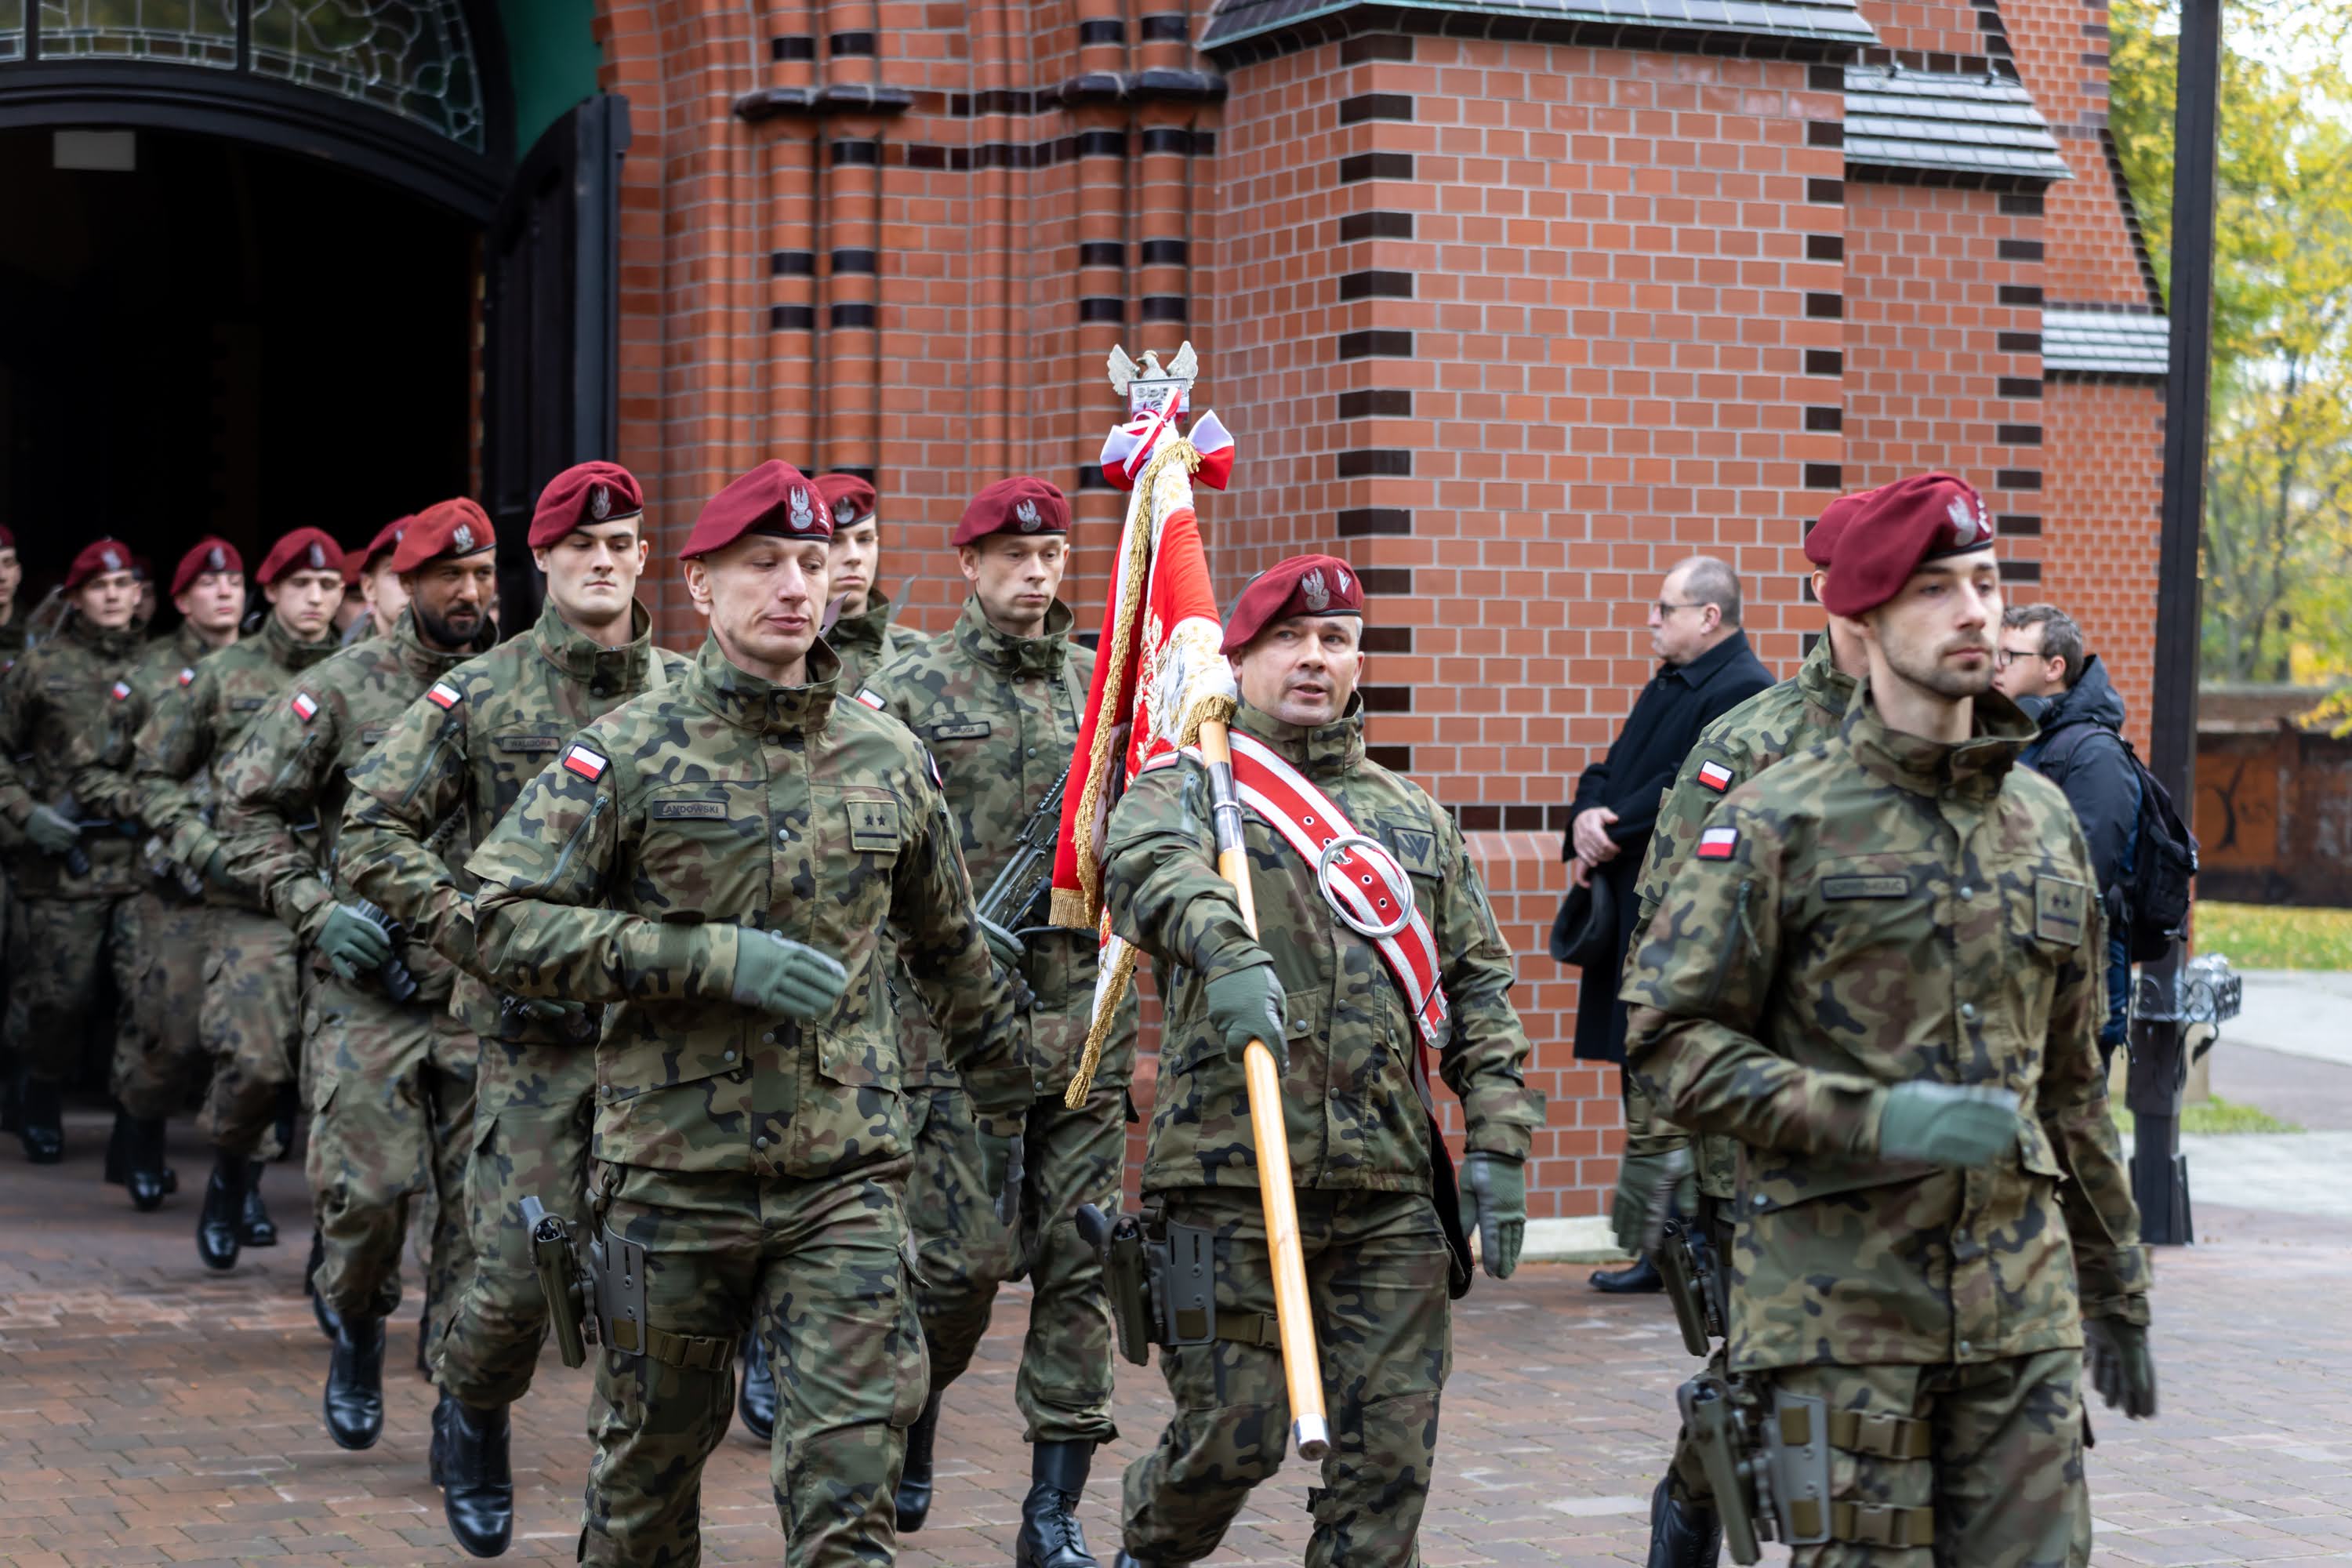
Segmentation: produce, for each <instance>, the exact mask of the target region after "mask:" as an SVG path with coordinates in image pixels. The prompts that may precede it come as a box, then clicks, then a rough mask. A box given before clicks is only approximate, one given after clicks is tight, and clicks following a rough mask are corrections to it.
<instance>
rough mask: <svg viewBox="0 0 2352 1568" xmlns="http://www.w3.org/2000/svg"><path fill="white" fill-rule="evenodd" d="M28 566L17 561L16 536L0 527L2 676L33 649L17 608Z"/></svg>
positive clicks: (2, 526)
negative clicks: (25, 652) (17, 591)
mask: <svg viewBox="0 0 2352 1568" xmlns="http://www.w3.org/2000/svg"><path fill="white" fill-rule="evenodd" d="M24 582H25V566H24V563H22V562H20V561H18V560H17V559H16V535H15V534H13V533H11V532H9V531H8V530H7V528H6V527H5V525H0V675H5V674H6V673H7V672H8V667H9V666H10V665H12V664H14V663H16V658H17V656H18V655H19V654H22V653H23V652H24V651H25V650H26V648H28V647H32V639H31V637H28V636H27V635H26V629H25V624H26V616H24V614H23V613H22V612H20V611H19V610H18V609H17V607H16V590H17V589H18V588H19V587H21V586H23V585H24Z"/></svg>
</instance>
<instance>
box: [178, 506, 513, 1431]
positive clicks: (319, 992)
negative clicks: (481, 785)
mask: <svg viewBox="0 0 2352 1568" xmlns="http://www.w3.org/2000/svg"><path fill="white" fill-rule="evenodd" d="M493 543H494V540H493V538H492V535H491V531H490V521H489V519H488V517H487V516H485V515H484V514H483V511H482V509H481V508H480V507H478V506H477V505H475V504H474V503H473V502H472V501H470V500H464V499H462V498H460V499H458V500H446V501H442V502H440V503H439V504H438V505H436V506H433V507H430V508H428V509H426V510H425V511H424V512H422V513H420V514H419V515H418V516H417V517H416V519H415V521H412V522H411V523H409V524H408V526H407V528H406V530H405V531H404V532H403V533H402V535H401V539H400V543H399V546H398V548H396V549H395V550H394V552H393V553H392V557H391V569H392V571H393V572H394V574H397V575H398V576H399V577H400V578H401V586H402V588H403V589H404V591H405V592H406V594H407V595H408V599H409V603H408V608H407V609H406V610H405V611H404V612H403V613H402V615H401V616H400V619H399V620H398V621H397V622H396V623H394V626H393V630H392V635H391V636H389V637H372V638H369V639H368V640H367V641H365V642H362V643H359V644H356V645H354V646H352V647H347V648H344V649H343V650H341V652H339V653H337V654H335V655H334V656H333V657H331V658H327V659H324V660H322V661H321V662H320V663H319V664H318V665H316V666H314V667H312V668H310V669H308V670H305V671H304V672H303V673H302V674H301V675H300V676H299V678H298V679H296V680H295V681H294V683H293V684H292V685H291V686H290V687H289V688H288V689H287V690H286V691H285V692H284V693H283V694H282V696H281V698H280V700H277V701H276V702H274V703H273V704H272V705H271V706H270V707H269V708H268V709H267V710H265V711H264V712H263V713H262V714H261V715H260V717H258V718H257V719H256V720H255V721H253V724H252V726H251V727H250V728H249V729H247V731H246V733H245V738H244V740H243V741H241V742H238V744H237V748H236V751H235V752H232V753H231V754H230V756H229V757H228V759H227V761H226V762H225V763H222V764H221V767H220V773H219V780H220V792H221V800H220V835H221V837H222V839H223V840H224V841H225V842H226V844H227V846H228V855H229V861H230V871H231V873H232V874H233V875H235V876H236V877H237V878H238V879H241V880H244V881H246V882H248V883H250V884H251V885H253V886H254V887H256V888H257V889H260V892H261V896H262V898H263V899H264V900H265V901H267V903H268V906H269V909H270V911H271V912H272V913H273V914H275V915H277V917H278V919H279V920H280V921H284V922H285V923H286V925H287V927H288V929H289V930H290V931H293V932H294V933H295V934H296V935H297V936H299V938H300V939H301V940H302V942H303V943H304V944H305V945H306V946H307V947H308V948H309V950H310V954H311V972H312V977H313V984H312V986H311V989H310V994H309V996H308V997H307V998H306V1002H305V1006H304V1020H303V1021H304V1045H305V1049H306V1050H308V1051H309V1052H310V1053H311V1055H312V1056H313V1057H314V1058H315V1060H314V1062H313V1064H312V1076H313V1082H312V1086H311V1102H310V1111H311V1117H312V1122H311V1130H310V1157H309V1169H308V1171H307V1174H308V1175H309V1177H310V1191H311V1194H313V1196H314V1198H315V1200H316V1203H317V1206H318V1211H319V1224H320V1232H321V1234H322V1236H323V1238H324V1243H325V1256H324V1257H323V1258H322V1259H321V1260H320V1266H319V1270H318V1274H317V1277H316V1279H315V1280H314V1286H315V1289H317V1291H318V1294H319V1299H320V1302H321V1303H322V1304H323V1305H324V1306H325V1307H327V1308H328V1309H330V1310H331V1311H332V1312H333V1313H334V1314H335V1315H336V1317H337V1318H338V1319H339V1321H338V1323H337V1326H336V1331H335V1337H334V1348H333V1352H332V1354H331V1361H330V1363H329V1367H328V1373H327V1389H326V1398H325V1410H326V1423H327V1433H328V1436H331V1437H332V1438H333V1439H334V1440H335V1442H336V1444H337V1445H338V1446H340V1447H345V1448H365V1447H372V1446H373V1444H374V1442H375V1440H376V1438H377V1436H379V1435H380V1434H381V1433H382V1432H383V1339H384V1331H383V1324H384V1320H385V1319H386V1318H388V1317H390V1316H391V1315H392V1312H393V1310H394V1308H395V1307H397V1306H398V1305H399V1302H400V1247H401V1241H402V1238H403V1237H404V1236H405V1235H406V1233H407V1230H408V1205H409V1200H410V1199H411V1198H412V1197H414V1196H415V1195H416V1194H418V1193H420V1192H422V1191H424V1190H425V1187H426V1185H427V1184H430V1185H431V1188H432V1191H433V1192H434V1194H435V1195H436V1200H437V1201H436V1205H435V1209H434V1226H433V1237H432V1242H431V1247H430V1248H429V1258H430V1261H429V1262H428V1263H427V1265H426V1271H425V1302H426V1315H425V1325H424V1328H423V1330H422V1334H423V1341H422V1343H423V1345H424V1347H425V1353H427V1354H429V1353H430V1351H431V1347H432V1346H434V1345H436V1344H437V1343H438V1342H439V1341H440V1339H441V1336H442V1334H443V1333H444V1331H446V1327H447V1324H448V1319H449V1314H450V1312H451V1311H452V1310H455V1308H456V1306H457V1292H458V1289H460V1288H461V1287H462V1286H463V1285H464V1283H465V1281H466V1278H467V1272H468V1269H469V1267H470V1265H471V1262H472V1247H471V1243H470V1240H469V1238H468V1237H467V1232H466V1225H465V1205H464V1202H463V1199H462V1197H461V1196H460V1194H462V1192H463V1190H464V1182H465V1173H466V1154H467V1147H468V1145H469V1142H470V1140H471V1137H472V1131H473V1128H472V1123H473V1099H474V1058H475V1055H476V1050H477V1047H476V1045H475V1042H474V1037H473V1036H472V1035H471V1034H470V1033H469V1032H468V1031H467V1028H466V1026H465V1024H464V1023H463V1021H462V1020H460V1019H457V1018H456V1017H454V1016H451V1014H450V1012H449V1008H448V998H449V988H450V981H451V966H450V964H449V963H448V961H447V960H446V959H445V958H443V957H442V956H441V955H440V954H439V953H437V952H434V951H433V949H432V948H431V947H429V946H428V945H426V944H425V943H424V942H414V943H401V942H397V941H396V940H395V937H394V931H395V930H396V928H395V927H394V926H393V924H392V922H391V921H388V920H387V919H386V918H385V916H384V915H383V911H382V910H377V909H376V908H375V907H374V906H373V905H372V904H368V903H366V902H364V901H363V900H358V899H356V898H353V897H352V895H351V894H350V892H349V890H348V889H347V887H345V886H344V885H343V884H342V882H341V879H340V878H339V875H338V870H339V862H338V860H337V851H338V840H339V838H340V836H341V835H340V830H341V826H342V807H343V803H344V800H345V799H346V798H347V797H348V795H349V793H350V782H349V780H350V774H351V771H352V769H353V768H355V767H357V766H358V765H359V763H360V759H361V758H362V757H363V756H365V755H366V753H367V752H368V751H369V750H370V749H371V748H372V747H373V746H374V745H375V744H376V743H377V742H380V741H382V740H383V737H384V735H385V733H386V732H387V731H389V730H390V729H391V727H392V722H393V721H394V720H395V719H397V718H398V717H399V716H400V714H401V712H402V710H404V709H406V708H407V707H408V705H409V704H410V703H411V702H414V701H415V700H416V699H417V698H419V697H421V696H423V695H424V694H425V690H426V689H428V688H430V687H431V686H432V685H433V684H434V683H435V682H436V681H439V680H442V679H446V677H447V676H448V674H449V672H450V671H451V670H453V669H455V668H457V666H458V665H460V664H463V663H464V662H465V661H466V660H467V659H468V658H472V657H473V655H474V654H475V652H477V651H478V649H477V647H476V643H477V638H478V637H479V635H480V634H481V633H482V632H483V631H484V629H485V626H486V622H485V619H484V614H483V611H484V606H485V605H487V604H488V601H489V596H490V591H491V583H492V559H491V557H492V545H493ZM314 823H315V824H316V828H315V838H316V840H317V842H316V844H315V847H314V846H313V845H311V844H308V843H306V842H305V841H304V837H303V835H305V834H306V833H309V832H310V831H311V828H312V825H313V824H314ZM464 851H465V846H463V845H457V846H454V847H452V848H451V850H450V851H449V853H450V854H451V855H452V856H458V855H462V854H463V853H464Z"/></svg>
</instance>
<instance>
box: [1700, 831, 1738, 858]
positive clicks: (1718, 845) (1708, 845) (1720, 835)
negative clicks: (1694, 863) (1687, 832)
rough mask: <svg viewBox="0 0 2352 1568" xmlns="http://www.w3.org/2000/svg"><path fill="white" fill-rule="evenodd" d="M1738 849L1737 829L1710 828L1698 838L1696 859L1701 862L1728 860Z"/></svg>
mask: <svg viewBox="0 0 2352 1568" xmlns="http://www.w3.org/2000/svg"><path fill="white" fill-rule="evenodd" d="M1738 847H1739V829H1738V828H1737V827H1710V828H1707V829H1706V830H1705V831H1704V832H1702V833H1701V834H1700V835H1699V836H1698V858H1700V859H1702V860H1728V859H1730V858H1731V852H1732V851H1733V850H1735V849H1737V848H1738Z"/></svg>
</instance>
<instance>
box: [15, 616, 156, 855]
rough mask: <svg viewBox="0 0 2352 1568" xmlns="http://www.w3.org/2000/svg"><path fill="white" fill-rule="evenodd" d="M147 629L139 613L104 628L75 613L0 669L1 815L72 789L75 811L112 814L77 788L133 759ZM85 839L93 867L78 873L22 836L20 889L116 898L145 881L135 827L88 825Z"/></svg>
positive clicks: (21, 817) (51, 802) (25, 811)
mask: <svg viewBox="0 0 2352 1568" xmlns="http://www.w3.org/2000/svg"><path fill="white" fill-rule="evenodd" d="M144 629H145V628H143V627H142V626H139V625H138V624H137V623H135V622H134V623H133V624H132V625H131V626H123V627H121V628H119V629H117V630H114V631H102V630H100V628H98V627H97V626H92V625H90V624H89V622H88V621H86V620H84V619H83V618H82V617H81V616H79V615H78V614H76V615H69V616H67V617H66V623H65V626H64V629H63V630H61V631H60V632H59V633H58V635H57V636H56V637H50V638H48V639H47V640H46V641H44V642H41V643H38V644H37V645H35V646H34V647H32V648H31V649H29V650H27V651H26V654H25V656H24V658H20V659H18V660H17V661H16V664H15V666H14V667H13V668H10V669H9V671H8V673H7V674H6V675H5V676H0V816H5V817H6V818H7V819H8V821H9V822H11V823H12V824H14V825H16V826H18V827H22V826H24V824H25V820H26V818H27V817H29V816H32V815H33V807H34V806H35V805H47V806H51V807H54V808H56V809H58V810H61V811H62V810H65V809H66V807H67V805H68V800H69V799H70V802H71V805H72V806H73V808H74V810H73V813H71V815H79V816H81V817H83V818H85V819H89V818H94V817H97V816H105V815H110V807H109V805H105V804H100V803H97V802H91V801H85V800H81V799H79V798H78V797H75V791H76V789H77V787H78V786H79V785H80V784H86V783H90V782H93V781H103V780H105V779H106V778H107V776H108V773H107V771H108V770H110V769H113V768H120V767H121V766H123V765H125V764H126V763H128V762H129V760H130V749H131V735H130V731H128V730H127V729H125V728H124V726H123V724H122V722H121V709H122V708H123V706H124V705H125V703H126V702H127V701H128V700H129V699H130V695H131V684H130V675H131V667H132V666H133V665H134V664H136V663H137V662H138V659H139V654H140V650H141V649H142V647H144V643H143V642H142V633H143V631H144ZM82 849H83V851H84V853H86V854H88V855H89V876H87V877H75V876H72V875H69V874H68V872H67V870H66V868H65V860H64V858H62V857H53V856H48V855H44V854H41V853H40V852H39V851H38V850H36V849H35V848H33V847H32V846H31V845H30V844H29V843H26V844H24V845H23V846H22V847H20V848H19V849H18V850H17V851H16V855H15V857H14V862H13V864H12V865H11V867H10V874H11V876H12V878H13V879H14V880H15V882H16V891H17V892H18V893H19V894H21V895H23V896H24V897H26V898H32V899H117V898H121V897H122V896H123V895H124V894H126V893H135V892H137V891H138V890H139V889H141V888H142V886H144V885H145V882H146V873H145V871H144V870H143V869H142V868H141V866H140V863H139V846H138V843H137V842H136V841H135V840H134V839H132V838H131V837H128V836H126V835H124V834H121V833H115V832H96V831H93V832H89V833H85V834H83V835H82Z"/></svg>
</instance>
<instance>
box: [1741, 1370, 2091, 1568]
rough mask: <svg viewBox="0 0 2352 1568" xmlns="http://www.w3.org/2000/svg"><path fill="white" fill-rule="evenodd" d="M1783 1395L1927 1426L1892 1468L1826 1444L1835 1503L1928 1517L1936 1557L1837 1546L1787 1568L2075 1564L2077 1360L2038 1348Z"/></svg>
mask: <svg viewBox="0 0 2352 1568" xmlns="http://www.w3.org/2000/svg"><path fill="white" fill-rule="evenodd" d="M1771 1379H1772V1382H1773V1383H1774V1384H1776V1385H1777V1386H1779V1387H1780V1388H1784V1389H1787V1390H1789V1391H1790V1392H1791V1393H1794V1394H1809V1395H1812V1396H1814V1397H1818V1398H1824V1399H1827V1400H1828V1401H1829V1407H1830V1408H1831V1409H1832V1410H1852V1411H1855V1412H1857V1413H1859V1414H1862V1415H1896V1416H1902V1417H1906V1418H1908V1419H1911V1420H1916V1421H1923V1422H1925V1423H1927V1429H1928V1444H1929V1454H1928V1457H1927V1458H1924V1459H1892V1458H1882V1457H1880V1456H1878V1455H1875V1454H1867V1453H1854V1452H1850V1451H1848V1450H1845V1449H1842V1448H1838V1447H1834V1446H1832V1449H1831V1453H1830V1500H1831V1503H1832V1508H1833V1509H1834V1507H1835V1505H1836V1504H1838V1503H1843V1502H1852V1503H1855V1504H1859V1505H1868V1506H1874V1507H1876V1508H1879V1509H1922V1510H1933V1512H1934V1518H1935V1543H1934V1545H1933V1546H1914V1547H1894V1546H1885V1545H1877V1544H1873V1543H1872V1542H1868V1541H1862V1540H1853V1539H1845V1537H1848V1536H1851V1535H1854V1534H1858V1533H1860V1534H1866V1533H1869V1531H1870V1526H1869V1524H1868V1523H1867V1521H1861V1522H1858V1523H1857V1524H1855V1525H1853V1526H1850V1527H1849V1528H1847V1529H1843V1530H1840V1529H1837V1528H1836V1526H1835V1525H1834V1524H1833V1525H1832V1530H1833V1531H1834V1533H1835V1534H1836V1535H1838V1536H1839V1537H1840V1539H1835V1540H1832V1541H1831V1542H1829V1543H1828V1544H1826V1545H1822V1546H1800V1547H1798V1548H1796V1550H1795V1551H1794V1552H1793V1553H1792V1554H1791V1556H1790V1563H1791V1564H1792V1565H1793V1568H1863V1565H1864V1564H1867V1565H1868V1568H1945V1565H1947V1564H1954V1565H1965V1568H2061V1565H2062V1564H2064V1563H2070V1562H2080V1561H2082V1560H2083V1559H2082V1558H2081V1557H2079V1556H2077V1555H2076V1553H2077V1552H2078V1551H2083V1550H2084V1548H2086V1547H2087V1545H2088V1542H2087V1540H2086V1539H2085V1540H2080V1541H2078V1531H2084V1532H2085V1533H2086V1527H2087V1524H2088V1521H2089V1501H2088V1498H2087V1496H2086V1494H2085V1489H2084V1484H2083V1402H2082V1383H2083V1352H2081V1351H2079V1350H2054V1351H2042V1352H2038V1353H2036V1354H2032V1355H2024V1356H2012V1357H2009V1358H2007V1359H2005V1360H2001V1361H1995V1362H1986V1363H1979V1364H1977V1365H1974V1366H1806V1367H1790V1368H1786V1369H1784V1370H1781V1371H1779V1372H1775V1373H1772V1374H1771Z"/></svg>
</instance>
